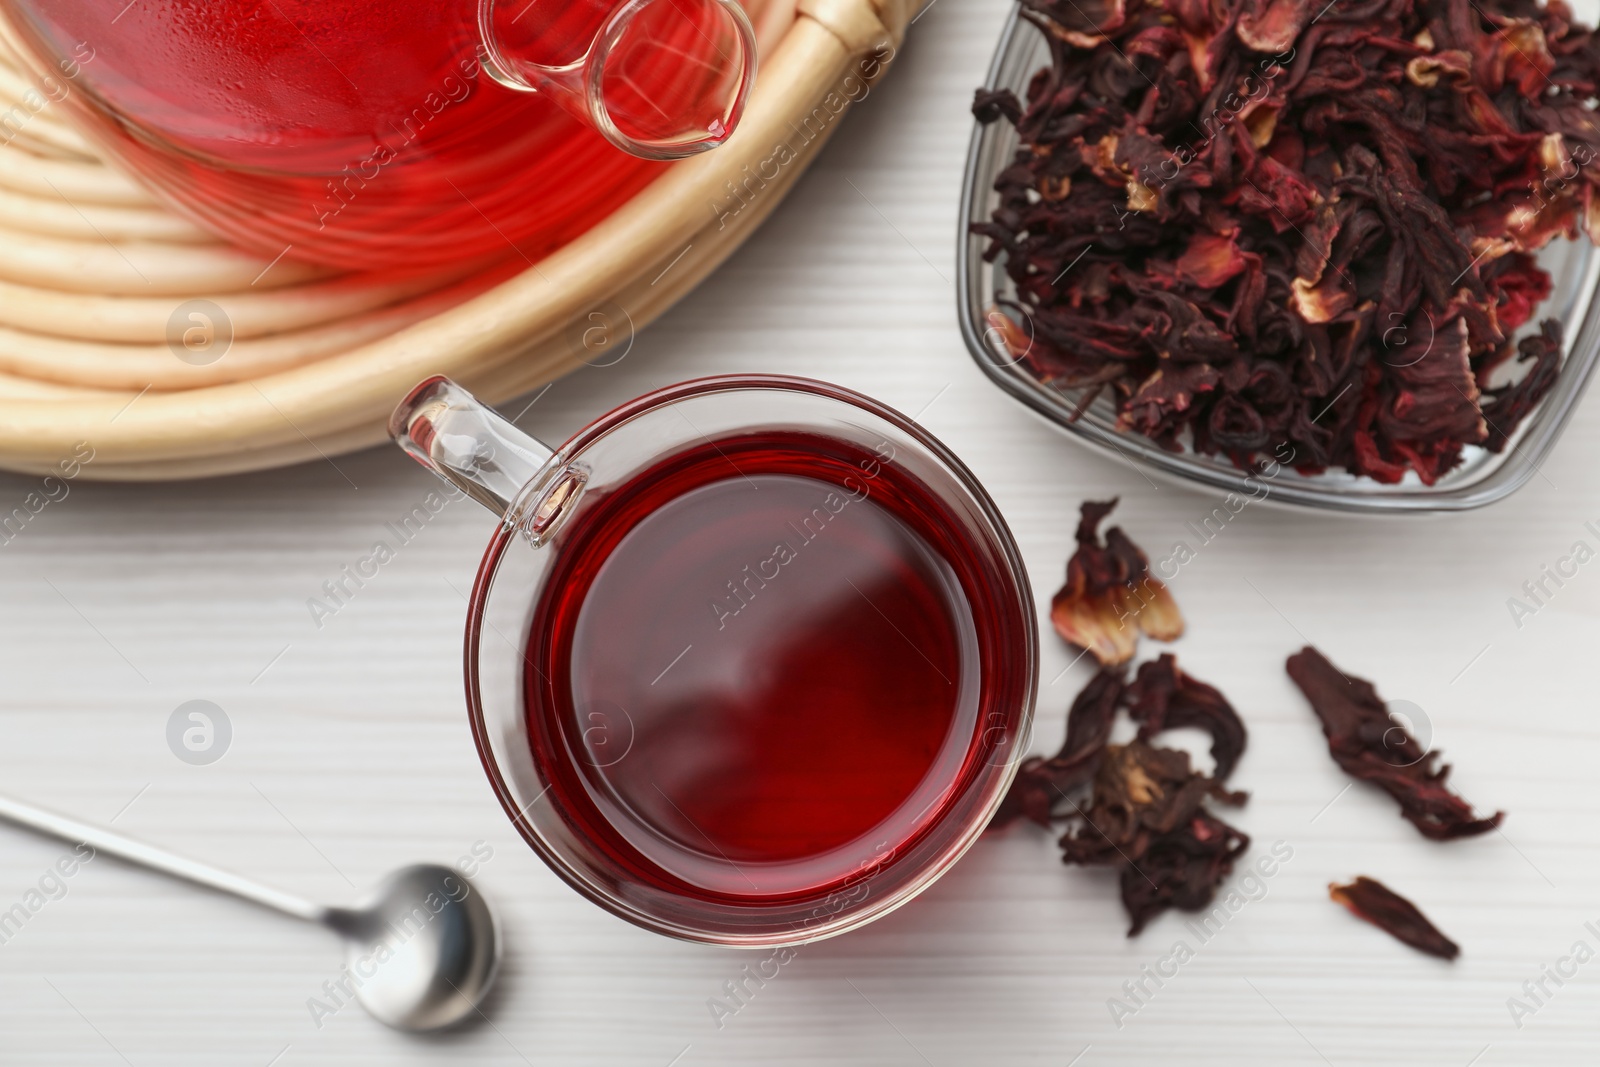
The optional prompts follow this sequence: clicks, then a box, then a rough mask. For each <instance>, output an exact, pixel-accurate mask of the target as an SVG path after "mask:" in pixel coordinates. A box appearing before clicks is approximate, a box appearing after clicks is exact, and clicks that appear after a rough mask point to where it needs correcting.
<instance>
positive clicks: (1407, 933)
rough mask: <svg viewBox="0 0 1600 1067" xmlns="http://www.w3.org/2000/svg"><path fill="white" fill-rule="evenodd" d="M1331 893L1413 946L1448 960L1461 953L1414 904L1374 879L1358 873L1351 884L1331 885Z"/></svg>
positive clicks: (1339, 901)
mask: <svg viewBox="0 0 1600 1067" xmlns="http://www.w3.org/2000/svg"><path fill="white" fill-rule="evenodd" d="M1328 896H1330V897H1331V898H1333V899H1334V900H1335V901H1337V902H1338V903H1340V904H1343V905H1344V906H1345V907H1347V908H1349V909H1350V911H1351V912H1352V913H1353V914H1354V915H1355V916H1356V917H1357V918H1361V919H1365V920H1366V921H1367V922H1369V923H1371V924H1372V925H1373V926H1376V927H1377V928H1378V929H1380V930H1382V931H1384V932H1385V933H1387V934H1390V935H1391V936H1393V937H1394V938H1396V939H1397V940H1400V941H1404V942H1405V943H1406V944H1408V945H1410V946H1411V947H1412V948H1414V949H1418V950H1419V951H1422V952H1426V953H1427V954H1428V955H1430V956H1438V957H1439V958H1440V959H1445V960H1453V959H1455V958H1456V957H1457V956H1459V955H1461V946H1459V945H1457V944H1456V943H1455V942H1454V941H1452V940H1450V939H1449V938H1448V937H1446V936H1444V934H1442V933H1440V932H1439V928H1438V927H1437V926H1434V925H1433V923H1431V922H1429V921H1428V917H1427V916H1426V915H1424V914H1422V912H1421V911H1419V910H1417V906H1416V905H1415V904H1413V903H1411V901H1409V900H1407V899H1406V898H1405V897H1403V896H1401V895H1400V894H1399V893H1396V892H1395V891H1394V890H1392V889H1390V888H1389V887H1388V886H1386V885H1384V884H1383V883H1382V882H1380V881H1378V880H1376V879H1374V878H1368V877H1366V876H1365V875H1358V876H1357V877H1356V880H1355V881H1353V882H1351V883H1350V884H1349V885H1338V884H1330V885H1329V886H1328Z"/></svg>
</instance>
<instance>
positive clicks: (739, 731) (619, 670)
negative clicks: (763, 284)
mask: <svg viewBox="0 0 1600 1067" xmlns="http://www.w3.org/2000/svg"><path fill="white" fill-rule="evenodd" d="M823 441H824V439H822V438H817V437H812V436H806V435H801V434H798V433H773V434H771V435H770V436H768V435H763V436H759V437H746V438H741V439H736V440H719V441H717V442H716V443H715V444H711V445H708V446H704V447H701V448H698V449H695V450H692V451H690V452H688V453H686V454H683V455H680V456H677V457H675V458H673V459H671V460H668V461H666V462H664V463H662V464H661V465H660V466H659V467H657V468H655V469H652V470H650V471H648V472H647V473H646V474H644V475H642V476H640V477H638V478H636V479H635V480H633V481H632V482H631V483H630V484H627V485H625V486H624V487H622V488H620V489H617V490H613V491H612V492H611V493H610V494H609V496H608V497H607V498H606V499H605V500H604V501H602V502H600V503H597V504H595V505H594V506H593V507H592V508H591V509H590V510H588V511H587V512H586V514H584V515H583V516H582V517H581V518H580V519H576V520H574V522H575V524H576V523H579V522H581V523H582V529H576V528H575V529H572V530H570V531H564V535H566V534H570V536H565V542H566V543H567V544H569V545H571V546H573V547H572V548H571V549H562V550H561V551H560V554H559V556H558V562H557V563H556V564H555V570H554V571H553V572H552V575H551V579H550V581H549V582H548V583H547V585H546V590H547V592H546V594H545V595H544V599H543V602H542V603H541V604H540V605H539V606H538V609H537V613H536V617H535V619H534V621H533V623H532V627H531V632H532V633H533V634H535V635H536V636H535V637H534V639H533V641H532V643H531V645H530V646H529V648H528V652H527V659H526V663H527V671H526V684H525V701H526V706H527V708H528V715H529V724H528V725H529V736H530V737H531V738H533V747H534V757H535V759H536V760H537V761H538V763H539V764H540V765H541V768H542V770H543V773H544V774H546V775H548V776H549V778H550V780H551V781H552V782H553V783H554V785H553V787H552V789H551V793H550V796H549V797H547V798H546V799H547V800H548V802H549V803H552V804H555V805H557V806H559V808H560V809H561V810H562V812H563V816H564V818H565V819H566V820H567V821H568V822H569V824H576V825H578V826H581V827H582V830H581V832H582V833H583V834H585V835H586V836H590V837H591V838H592V839H593V840H595V841H597V842H600V843H601V846H602V847H604V848H605V849H606V850H607V851H608V853H609V854H610V855H611V856H612V857H613V859H614V860H615V861H616V862H617V863H618V864H620V865H622V866H625V867H628V868H629V869H631V870H632V871H633V872H634V873H635V876H636V877H637V878H639V879H641V880H644V881H647V882H649V883H651V884H654V885H657V886H661V887H667V888H671V889H672V890H673V891H674V892H680V893H688V894H694V895H698V896H702V897H705V898H713V899H717V898H724V899H725V898H728V897H745V898H748V897H768V898H770V897H782V896H784V895H786V894H794V893H801V892H807V891H816V890H818V889H819V887H826V886H829V885H830V884H838V883H840V882H841V881H842V880H845V879H848V878H849V877H850V876H851V875H852V874H857V875H859V873H860V872H861V870H862V869H863V868H865V867H868V866H870V865H871V864H872V863H874V862H875V861H879V860H882V859H883V858H884V857H886V856H889V855H892V854H894V853H895V852H896V850H898V849H900V848H901V847H902V846H903V845H905V844H906V843H907V842H909V841H912V840H915V839H916V838H917V836H918V834H919V833H920V832H921V831H922V830H924V829H925V828H927V827H928V826H930V825H933V824H934V823H935V822H937V821H938V820H939V818H940V817H941V816H942V815H943V814H944V805H945V804H946V803H948V802H951V801H952V800H953V799H954V798H955V797H957V796H958V795H959V793H960V790H959V788H958V787H957V784H958V783H960V782H962V781H963V780H964V777H965V775H966V772H967V771H968V770H969V768H968V766H967V764H968V763H969V761H973V760H978V759H979V757H977V756H976V755H974V753H973V750H974V749H975V747H976V745H977V744H978V742H979V740H980V739H981V737H982V734H983V731H982V730H981V729H978V728H975V724H976V723H978V722H979V721H982V720H980V716H981V715H982V714H983V712H984V710H985V709H984V706H983V705H984V701H985V699H996V700H998V699H1000V694H998V693H991V694H989V695H988V696H987V697H986V695H985V694H984V693H983V692H982V686H981V685H980V673H981V671H980V666H979V660H980V647H979V646H980V638H979V634H980V633H983V632H992V631H993V630H995V629H998V627H986V626H985V625H984V622H983V620H982V618H981V617H980V613H981V612H983V611H985V610H988V609H987V608H986V606H985V605H986V603H987V601H986V598H985V597H984V596H983V594H982V593H981V592H979V593H978V594H977V595H976V596H975V595H972V594H973V592H974V590H975V589H976V587H975V586H974V585H973V584H972V582H973V577H974V574H975V573H976V568H975V567H973V566H972V565H971V564H970V562H969V561H966V560H964V559H963V558H961V557H960V555H959V554H958V553H959V552H960V549H958V548H956V547H955V546H953V545H951V544H950V543H948V542H947V541H946V540H941V535H940V534H939V533H938V532H937V531H939V530H946V529H948V528H949V524H948V523H942V522H940V521H938V516H939V514H940V511H939V509H940V508H941V506H942V505H940V504H939V503H938V502H937V500H936V499H935V498H934V497H933V496H932V494H931V493H929V492H928V491H927V489H926V488H925V487H923V486H921V485H920V484H919V483H917V482H916V481H915V480H914V479H912V478H911V477H909V476H907V475H906V474H905V473H904V472H903V470H901V469H899V468H898V466H897V465H895V464H891V463H889V462H887V461H886V460H887V458H888V457H887V456H886V455H874V454H872V453H870V452H861V453H859V454H858V453H855V452H854V451H853V450H852V449H851V448H848V447H846V446H844V445H842V444H840V443H839V442H832V441H828V442H827V443H826V444H825V445H824V444H822V443H821V442H823ZM883 447H884V448H885V449H888V446H887V445H885V446H883ZM890 452H892V450H890Z"/></svg>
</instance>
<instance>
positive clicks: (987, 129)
mask: <svg viewBox="0 0 1600 1067" xmlns="http://www.w3.org/2000/svg"><path fill="white" fill-rule="evenodd" d="M1018 10H1019V9H1013V11H1012V13H1011V17H1010V18H1009V19H1008V20H1007V21H1006V25H1005V28H1004V30H1002V31H1001V34H1000V44H999V47H998V48H997V49H996V51H995V57H994V61H993V62H992V63H991V64H990V67H989V75H988V79H987V81H986V83H985V84H986V87H987V88H990V89H1010V90H1012V91H1013V92H1015V93H1016V94H1017V96H1018V98H1019V99H1023V100H1026V98H1027V85H1028V79H1029V78H1030V77H1031V76H1032V75H1033V73H1034V71H1036V70H1038V69H1039V68H1040V67H1043V66H1045V65H1046V64H1048V63H1049V61H1050V51H1049V46H1048V44H1047V43H1046V41H1045V39H1044V37H1043V35H1041V34H1040V33H1039V32H1038V31H1037V30H1035V29H1034V28H1033V27H1032V26H1031V25H1030V24H1029V23H1027V22H1025V21H1024V20H1023V19H1021V18H1019V17H1018ZM1016 147H1017V132H1016V130H1015V129H1013V128H1012V127H1011V125H1010V124H1009V123H1007V122H1005V121H1004V120H1000V121H996V122H993V123H990V124H989V125H987V126H984V125H981V124H980V125H977V126H976V129H975V130H974V131H973V135H972V146H971V148H970V150H969V151H968V154H967V168H966V177H965V180H964V182H963V185H962V191H961V230H960V236H959V237H958V240H959V241H960V245H959V247H958V250H957V255H956V260H957V280H956V304H957V309H958V312H959V315H960V319H961V333H962V336H963V337H964V338H965V339H966V342H967V348H968V350H969V351H970V352H971V353H972V357H973V359H975V360H977V362H978V366H979V367H980V368H982V370H983V372H984V374H986V375H988V377H989V378H990V380H992V381H993V382H994V383H995V384H996V385H998V386H999V387H1000V388H1001V389H1003V390H1005V392H1006V393H1008V394H1009V395H1011V396H1012V397H1014V398H1015V399H1017V400H1019V401H1021V402H1022V404H1023V405H1024V406H1026V407H1027V408H1028V409H1029V410H1031V411H1033V412H1034V413H1035V414H1037V415H1039V416H1041V417H1042V418H1043V419H1044V420H1045V421H1046V422H1048V423H1050V424H1051V425H1052V426H1055V427H1056V428H1058V429H1060V430H1062V431H1063V432H1065V433H1066V434H1068V435H1069V436H1070V437H1072V438H1073V439H1074V440H1077V441H1080V442H1082V443H1084V444H1086V445H1088V446H1089V447H1091V448H1094V449H1096V450H1097V451H1100V452H1104V453H1106V454H1108V455H1111V456H1120V457H1121V458H1123V459H1124V460H1127V461H1129V462H1131V463H1134V464H1137V465H1138V466H1139V467H1140V468H1141V469H1143V470H1147V471H1149V473H1151V474H1152V475H1156V476H1160V477H1164V478H1165V479H1167V480H1169V481H1176V482H1178V483H1180V484H1185V485H1188V486H1189V487H1191V488H1194V487H1197V486H1205V487H1210V488H1213V489H1220V490H1224V491H1231V492H1239V493H1244V494H1248V495H1250V496H1253V497H1254V496H1259V495H1260V485H1261V483H1262V480H1261V479H1259V478H1256V479H1252V480H1251V481H1246V478H1245V472H1243V471H1241V470H1239V469H1238V468H1237V467H1235V466H1234V465H1233V464H1232V463H1231V462H1229V461H1228V460H1227V459H1226V458H1223V457H1219V456H1205V455H1201V454H1199V453H1196V452H1191V451H1185V452H1181V453H1172V452H1168V451H1166V450H1164V449H1162V448H1161V447H1160V446H1159V445H1157V444H1156V443H1155V442H1154V441H1151V440H1149V439H1148V438H1146V437H1143V436H1141V435H1139V434H1133V433H1124V432H1122V431H1119V430H1118V429H1117V428H1116V409H1115V406H1114V404H1113V403H1112V402H1111V400H1110V399H1109V398H1107V397H1106V396H1104V395H1102V396H1101V397H1100V398H1099V399H1097V400H1096V401H1095V402H1094V403H1093V404H1091V405H1090V406H1089V408H1088V410H1086V411H1084V412H1083V414H1082V415H1081V416H1079V417H1077V418H1074V417H1073V413H1074V412H1075V411H1076V410H1077V404H1078V399H1079V394H1080V392H1081V390H1077V389H1065V388H1060V387H1057V386H1054V385H1050V384H1047V383H1045V382H1041V381H1039V380H1038V379H1036V378H1034V377H1033V376H1032V375H1031V374H1030V373H1029V372H1028V369H1027V368H1026V367H1025V366H1023V365H1022V364H1021V362H1020V361H1019V360H1017V359H1016V358H1015V357H1014V356H1013V355H1012V354H1011V353H1010V352H1009V351H1008V350H1007V348H1006V347H1005V343H1004V341H1003V339H1002V338H1001V336H1000V334H999V331H997V330H996V329H994V328H993V327H991V326H989V325H988V322H987V318H986V315H987V312H988V310H989V309H990V308H992V307H993V306H995V304H996V302H997V301H998V300H1001V299H1012V298H1014V296H1015V290H1014V289H1013V287H1012V285H1011V280H1010V278H1009V277H1007V275H1006V272H1005V269H1004V266H1003V264H1004V256H1005V254H1004V253H1003V252H1002V253H1001V254H1000V257H999V258H998V259H997V261H996V262H995V263H986V262H984V259H983V253H984V250H985V249H986V248H987V247H988V244H989V239H988V238H987V237H980V236H978V235H975V234H973V233H972V232H971V226H970V224H971V223H972V222H974V221H981V220H986V219H988V218H989V216H990V214H991V212H992V211H993V209H994V206H995V204H996V203H997V202H998V200H999V195H998V194H997V193H995V192H994V188H993V187H994V180H995V178H996V176H997V175H998V174H999V172H1000V171H1001V170H1002V169H1003V168H1005V167H1006V166H1007V165H1008V164H1009V163H1010V162H1011V158H1012V155H1013V153H1014V152H1015V151H1016ZM1539 263H1540V265H1541V266H1542V267H1544V268H1545V269H1546V270H1547V271H1549V272H1550V276H1551V278H1552V280H1553V283H1554V288H1553V290H1552V291H1551V294H1550V297H1549V298H1548V299H1547V300H1546V301H1545V302H1544V303H1543V304H1541V305H1540V306H1539V309H1538V312H1537V313H1536V314H1535V316H1534V320H1533V322H1534V323H1536V322H1537V321H1538V320H1541V319H1546V318H1555V319H1557V320H1559V321H1560V322H1561V323H1562V324H1563V326H1564V332H1565V335H1566V336H1565V341H1564V345H1565V352H1564V354H1563V361H1562V367H1561V374H1560V377H1559V378H1558V379H1557V381H1556V384H1555V385H1554V386H1553V387H1552V388H1551V390H1550V392H1549V393H1548V394H1547V395H1546V396H1545V397H1544V399H1543V400H1542V401H1541V402H1540V403H1539V405H1538V406H1537V407H1536V408H1535V409H1534V411H1533V412H1532V413H1531V414H1530V415H1529V416H1528V417H1527V418H1526V419H1525V420H1524V421H1523V423H1522V425H1521V426H1520V427H1519V428H1518V429H1517V431H1516V433H1515V434H1514V435H1513V436H1512V438H1511V442H1510V445H1509V447H1508V448H1506V450H1505V451H1503V452H1501V453H1499V454H1495V453H1492V452H1489V451H1487V450H1486V449H1483V448H1479V447H1476V446H1468V447H1467V448H1466V449H1465V450H1464V454H1463V458H1462V462H1461V464H1460V465H1459V466H1458V467H1456V469H1455V470H1453V471H1451V472H1450V473H1448V474H1446V475H1445V476H1443V477H1441V478H1440V479H1439V480H1438V481H1437V482H1436V483H1435V484H1433V485H1424V484H1423V483H1422V481H1421V480H1420V479H1418V478H1417V476H1416V475H1415V474H1414V473H1408V474H1407V476H1406V478H1405V479H1404V480H1403V481H1401V482H1399V483H1398V484H1395V485H1384V484H1382V483H1380V482H1377V481H1374V480H1372V479H1371V478H1366V477H1361V476H1357V475H1354V474H1351V473H1349V472H1348V471H1343V470H1338V471H1328V472H1326V473H1323V474H1317V475H1302V474H1298V473H1296V472H1295V471H1292V470H1288V469H1285V470H1283V472H1282V473H1281V474H1279V475H1278V476H1277V477H1276V478H1274V479H1273V480H1272V481H1271V483H1270V484H1271V491H1270V493H1269V495H1268V496H1267V497H1266V498H1265V499H1267V500H1276V501H1281V502H1284V503H1290V504H1297V505H1302V506H1305V507H1312V508H1320V509H1326V510H1332V511H1344V512H1359V513H1364V514H1378V515H1403V514H1410V513H1415V512H1451V511H1466V510H1469V509H1471V508H1478V507H1483V506H1484V505H1486V504H1493V503H1495V502H1496V501H1499V500H1503V499H1505V498H1506V497H1507V496H1510V495H1511V494H1512V493H1513V492H1515V491H1516V490H1517V489H1519V488H1521V487H1522V485H1523V484H1524V483H1525V482H1527V481H1528V479H1529V478H1531V477H1533V475H1534V474H1535V473H1537V471H1538V469H1539V465H1540V464H1542V463H1543V462H1544V461H1545V459H1546V458H1547V457H1548V456H1549V454H1550V450H1551V449H1552V448H1553V447H1555V443H1556V439H1557V438H1558V437H1560V436H1561V431H1562V430H1563V429H1564V428H1565V427H1566V425H1567V421H1568V420H1569V419H1570V418H1571V417H1572V413H1573V410H1574V409H1575V408H1576V407H1577V403H1578V398H1579V397H1581V396H1582V395H1583V390H1584V387H1585V386H1586V385H1588V384H1589V378H1590V376H1591V374H1592V373H1593V372H1594V367H1595V361H1596V358H1597V356H1600V309H1597V307H1596V301H1595V299H1594V294H1595V291H1596V286H1597V284H1600V254H1597V252H1596V250H1595V248H1594V247H1593V246H1591V245H1590V244H1589V243H1588V242H1578V241H1567V240H1558V241H1555V242H1552V243H1551V244H1550V246H1548V247H1547V248H1546V249H1545V250H1544V251H1543V252H1541V253H1540V254H1539ZM1530 325H1531V324H1530Z"/></svg>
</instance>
